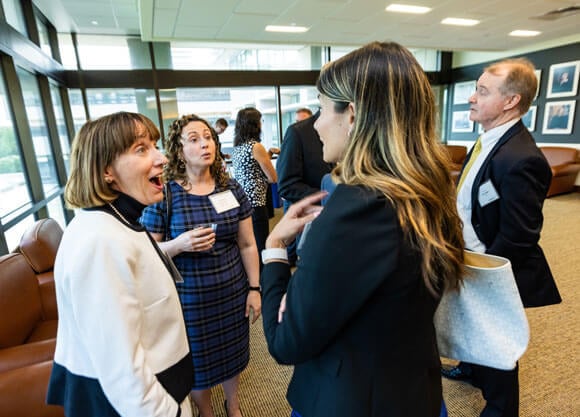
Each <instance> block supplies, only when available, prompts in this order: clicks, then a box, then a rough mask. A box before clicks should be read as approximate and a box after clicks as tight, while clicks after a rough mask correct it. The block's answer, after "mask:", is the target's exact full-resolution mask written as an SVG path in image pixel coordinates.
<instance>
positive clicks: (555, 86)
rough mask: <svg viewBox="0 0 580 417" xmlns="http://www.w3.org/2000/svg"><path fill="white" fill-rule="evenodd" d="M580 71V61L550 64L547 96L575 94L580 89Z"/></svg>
mask: <svg viewBox="0 0 580 417" xmlns="http://www.w3.org/2000/svg"><path fill="white" fill-rule="evenodd" d="M579 73H580V61H571V62H563V63H561V64H554V65H550V77H549V79H548V94H547V95H546V97H548V98H555V97H568V96H575V95H576V91H577V90H578V74H579Z"/></svg>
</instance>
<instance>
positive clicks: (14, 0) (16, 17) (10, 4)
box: [2, 0, 28, 37]
mask: <svg viewBox="0 0 580 417" xmlns="http://www.w3.org/2000/svg"><path fill="white" fill-rule="evenodd" d="M2 7H3V8H4V15H5V16H6V21H7V22H8V24H9V25H10V26H12V27H13V28H14V29H16V30H17V31H18V32H20V33H22V34H23V35H24V36H26V37H28V30H27V29H26V22H25V21H24V13H23V12H22V6H21V5H20V1H19V0H2Z"/></svg>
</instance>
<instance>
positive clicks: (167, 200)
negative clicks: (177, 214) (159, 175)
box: [163, 183, 173, 241]
mask: <svg viewBox="0 0 580 417" xmlns="http://www.w3.org/2000/svg"><path fill="white" fill-rule="evenodd" d="M163 188H164V189H165V193H164V194H165V236H164V239H165V241H167V240H171V238H170V235H169V225H170V224H171V205H172V201H173V198H172V195H171V187H170V186H169V183H165V185H164V186H163Z"/></svg>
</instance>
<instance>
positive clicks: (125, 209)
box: [87, 193, 147, 231]
mask: <svg viewBox="0 0 580 417" xmlns="http://www.w3.org/2000/svg"><path fill="white" fill-rule="evenodd" d="M110 204H112V205H114V206H115V208H116V209H117V211H118V212H119V213H121V214H122V215H123V217H125V219H127V221H128V222H129V223H130V224H129V225H128V226H130V227H131V228H132V229H135V230H137V231H143V230H145V228H144V227H143V226H142V225H141V223H139V218H140V217H141V214H142V213H143V210H144V209H145V207H147V206H145V205H144V204H141V203H140V202H138V201H137V200H135V199H134V198H133V197H130V196H128V195H127V194H124V193H119V197H118V198H117V199H116V200H115V201H113V202H112V203H110ZM87 210H100V211H105V212H107V213H109V214H112V215H113V216H115V217H116V218H117V219H118V220H119V221H120V222H121V223H123V224H127V223H125V221H124V220H123V219H121V218H120V217H119V216H118V215H117V213H115V211H114V210H113V209H112V208H111V206H110V205H109V204H105V205H103V206H98V207H93V208H90V209H87Z"/></svg>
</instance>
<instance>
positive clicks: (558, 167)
mask: <svg viewBox="0 0 580 417" xmlns="http://www.w3.org/2000/svg"><path fill="white" fill-rule="evenodd" d="M540 150H541V151H542V153H543V154H544V156H545V157H546V159H547V160H548V164H550V168H551V169H552V182H551V183H550V188H549V189H548V194H547V197H551V196H554V195H558V194H564V193H569V192H571V191H574V186H575V183H576V178H577V177H578V172H580V157H579V154H578V150H577V149H574V148H567V147H565V146H542V147H540Z"/></svg>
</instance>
